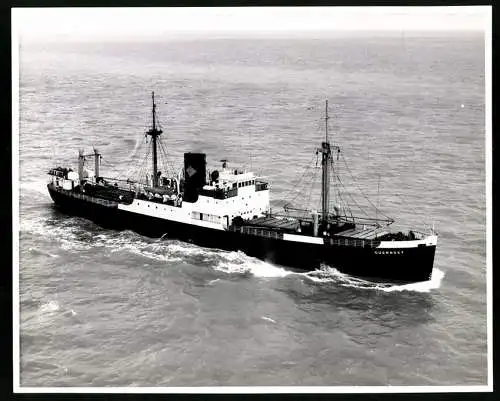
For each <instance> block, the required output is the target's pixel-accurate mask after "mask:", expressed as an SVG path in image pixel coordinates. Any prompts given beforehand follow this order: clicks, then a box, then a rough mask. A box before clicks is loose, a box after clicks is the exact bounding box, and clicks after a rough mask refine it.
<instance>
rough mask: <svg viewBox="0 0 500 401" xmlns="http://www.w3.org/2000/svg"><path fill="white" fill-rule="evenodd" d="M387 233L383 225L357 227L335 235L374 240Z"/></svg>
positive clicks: (334, 235)
mask: <svg viewBox="0 0 500 401" xmlns="http://www.w3.org/2000/svg"><path fill="white" fill-rule="evenodd" d="M386 234H388V231H387V230H385V229H384V228H383V227H356V228H351V229H349V230H345V231H341V232H338V233H335V234H333V237H341V238H354V239H367V240H373V239H376V238H379V237H382V236H383V235H386Z"/></svg>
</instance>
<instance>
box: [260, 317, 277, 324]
mask: <svg viewBox="0 0 500 401" xmlns="http://www.w3.org/2000/svg"><path fill="white" fill-rule="evenodd" d="M261 319H263V320H267V321H268V322H271V323H276V320H273V319H271V318H270V317H267V316H262V317H261Z"/></svg>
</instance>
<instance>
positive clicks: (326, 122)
mask: <svg viewBox="0 0 500 401" xmlns="http://www.w3.org/2000/svg"><path fill="white" fill-rule="evenodd" d="M329 118H330V117H328V99H326V103H325V138H326V140H325V142H328V119H329Z"/></svg>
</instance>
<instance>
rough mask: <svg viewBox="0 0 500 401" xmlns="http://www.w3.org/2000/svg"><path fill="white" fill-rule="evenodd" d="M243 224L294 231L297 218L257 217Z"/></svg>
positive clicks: (296, 225) (297, 226)
mask: <svg viewBox="0 0 500 401" xmlns="http://www.w3.org/2000/svg"><path fill="white" fill-rule="evenodd" d="M243 225H245V226H252V227H263V228H273V229H278V230H283V231H287V230H289V231H296V230H297V229H298V228H299V222H298V221H297V220H288V219H279V218H277V217H257V218H255V219H252V220H247V221H245V222H244V223H243Z"/></svg>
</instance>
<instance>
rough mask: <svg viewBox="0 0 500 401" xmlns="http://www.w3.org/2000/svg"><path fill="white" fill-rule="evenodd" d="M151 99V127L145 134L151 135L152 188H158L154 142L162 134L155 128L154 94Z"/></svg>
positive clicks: (156, 155)
mask: <svg viewBox="0 0 500 401" xmlns="http://www.w3.org/2000/svg"><path fill="white" fill-rule="evenodd" d="M151 97H152V99H153V127H152V128H151V129H150V130H149V131H148V132H147V133H146V134H147V135H151V140H152V146H153V188H154V187H157V186H158V154H157V149H156V140H157V138H158V137H159V136H160V135H161V134H162V132H163V131H162V130H161V129H157V128H156V104H155V93H154V92H152V93H151Z"/></svg>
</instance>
